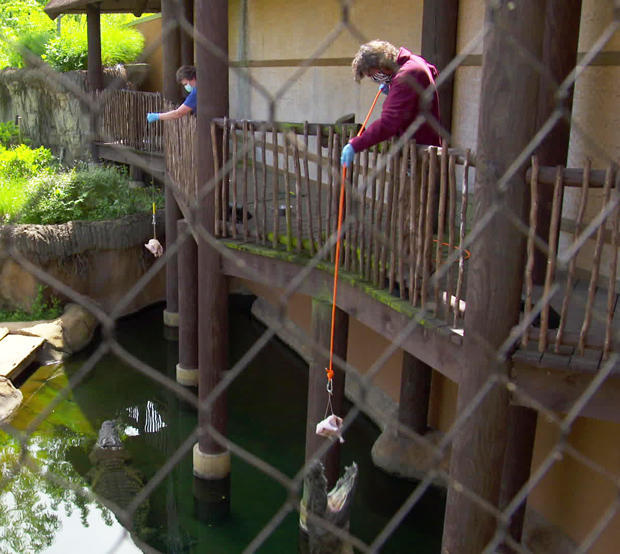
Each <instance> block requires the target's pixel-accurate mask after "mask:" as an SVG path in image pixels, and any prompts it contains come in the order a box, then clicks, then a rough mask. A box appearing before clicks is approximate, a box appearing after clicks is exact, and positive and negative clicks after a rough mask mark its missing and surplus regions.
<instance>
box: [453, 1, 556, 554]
mask: <svg viewBox="0 0 620 554" xmlns="http://www.w3.org/2000/svg"><path fill="white" fill-rule="evenodd" d="M543 10H544V4H543V3H541V2H539V1H538V0H522V1H521V2H514V3H513V2H495V1H494V0H488V1H487V3H486V17H485V32H486V34H485V39H484V46H483V64H482V86H481V91H482V92H481V102H480V118H479V127H478V153H477V167H476V170H477V171H476V187H475V205H476V215H475V217H474V221H481V220H482V219H483V217H485V216H487V215H488V214H489V213H491V210H494V209H497V208H498V207H500V206H501V209H500V210H499V211H498V212H497V213H496V214H495V215H494V216H492V217H491V219H490V220H489V221H487V222H486V224H485V225H484V228H483V229H482V230H481V233H480V234H479V236H478V238H477V239H476V242H475V243H474V244H473V245H472V256H471V259H470V263H469V267H468V271H469V273H468V290H467V313H466V316H465V334H464V343H463V348H464V352H463V357H462V359H463V367H462V376H463V377H462V379H461V381H460V383H459V393H458V404H457V410H458V414H459V416H462V415H463V413H464V411H465V410H466V409H471V410H472V411H471V413H469V414H468V417H467V418H466V419H464V420H463V421H462V422H461V425H460V428H459V431H458V434H457V435H456V437H455V439H454V441H453V444H452V455H451V463H450V475H451V477H452V479H453V481H451V484H450V487H449V489H448V496H447V502H446V516H445V521H444V531H443V544H442V552H450V553H457V552H458V553H459V554H478V553H480V552H482V551H483V550H484V549H485V547H486V546H487V545H488V544H489V542H490V541H492V540H493V539H494V538H498V539H499V544H501V540H502V538H503V535H502V534H501V533H498V534H497V535H496V532H497V531H498V529H499V522H498V520H497V518H496V516H495V515H494V514H493V513H491V512H490V511H489V510H488V509H486V508H484V507H482V506H481V505H480V503H478V502H476V501H475V500H474V499H472V495H475V496H476V497H477V498H480V499H482V500H484V501H485V502H488V503H490V504H491V505H494V506H497V505H498V503H499V497H500V485H501V474H502V467H503V461H504V452H505V449H506V443H507V440H508V433H507V425H508V405H509V393H508V388H507V387H506V385H505V383H503V382H502V381H501V379H502V378H503V377H506V376H507V373H508V363H507V361H506V359H505V357H506V355H504V356H503V357H502V358H500V359H498V350H499V348H500V346H502V344H503V343H504V341H505V340H506V338H507V337H508V336H509V334H510V331H511V329H512V327H513V326H514V325H515V324H516V323H517V322H518V319H519V299H520V296H521V287H522V280H523V268H522V260H523V258H524V246H525V245H524V237H523V235H522V234H521V233H520V231H519V230H517V228H516V226H515V225H514V223H513V222H512V221H511V220H510V218H509V217H508V212H507V211H508V210H510V211H511V212H512V215H514V216H515V217H518V218H522V219H523V220H524V221H525V220H526V219H525V212H526V210H527V196H526V193H525V192H524V188H525V166H523V165H522V166H521V167H519V168H518V169H517V170H516V171H515V172H514V173H513V174H512V175H511V176H510V177H508V176H506V177H505V179H504V180H503V181H502V178H504V174H505V172H506V170H507V169H508V168H509V167H510V166H511V165H512V164H513V163H514V161H515V159H516V158H517V157H518V156H519V155H520V154H521V153H522V152H523V149H524V148H525V147H526V145H527V144H528V142H529V141H530V140H531V138H532V137H533V135H534V133H535V131H536V126H535V123H536V120H535V116H536V114H535V113H534V110H532V109H531V107H532V106H533V105H536V96H537V92H538V74H537V72H536V70H535V68H534V66H533V65H532V64H531V62H530V60H529V59H528V56H532V57H533V58H534V59H539V58H540V54H541V50H542V30H543V22H544V12H543ZM526 52H527V56H525V55H523V54H524V53H526ZM502 182H503V187H502V188H500V186H499V184H500V183H502ZM494 378H497V379H500V380H499V381H494ZM483 389H484V395H482V396H478V395H479V393H480V392H481V391H482V390H483ZM465 491H466V493H467V494H465ZM499 544H498V546H499ZM492 550H493V551H494V550H495V548H493V549H492Z"/></svg>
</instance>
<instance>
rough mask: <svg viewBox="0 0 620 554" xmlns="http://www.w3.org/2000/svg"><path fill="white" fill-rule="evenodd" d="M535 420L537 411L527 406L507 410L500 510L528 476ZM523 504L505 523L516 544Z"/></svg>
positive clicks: (523, 512) (534, 434)
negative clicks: (506, 438)
mask: <svg viewBox="0 0 620 554" xmlns="http://www.w3.org/2000/svg"><path fill="white" fill-rule="evenodd" d="M537 419H538V414H537V413H536V411H535V410H532V409H531V408H527V407H525V406H510V409H509V411H508V444H507V445H506V454H505V455H504V469H503V471H502V487H501V492H500V501H499V506H500V508H501V509H502V510H503V509H504V508H506V506H508V504H510V502H512V499H513V498H514V497H515V495H516V494H517V493H518V492H519V491H520V490H521V488H522V487H523V485H525V483H526V482H527V480H528V479H529V478H530V469H531V465H532V453H533V452H534V439H535V438H536V421H537ZM525 506H526V503H525V502H523V504H521V506H520V507H519V509H518V510H517V511H516V512H515V513H514V515H513V516H512V518H511V519H510V525H509V526H508V528H509V532H510V535H511V536H512V538H513V539H514V540H515V542H517V543H519V542H521V535H522V533H523V521H524V519H525Z"/></svg>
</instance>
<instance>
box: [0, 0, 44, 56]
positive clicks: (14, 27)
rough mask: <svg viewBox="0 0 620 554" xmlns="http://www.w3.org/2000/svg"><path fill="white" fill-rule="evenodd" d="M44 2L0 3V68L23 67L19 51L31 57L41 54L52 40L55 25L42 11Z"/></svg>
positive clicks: (5, 0) (16, 1) (10, 0)
mask: <svg viewBox="0 0 620 554" xmlns="http://www.w3.org/2000/svg"><path fill="white" fill-rule="evenodd" d="M46 3H47V2H45V1H38V0H4V1H2V2H0V67H24V65H26V64H25V63H24V60H23V57H22V55H21V53H20V48H22V47H26V48H28V49H30V50H32V52H33V54H36V55H38V56H40V55H41V54H42V53H43V47H44V45H45V42H46V41H47V40H48V39H49V38H50V37H51V35H52V32H53V30H54V22H53V21H52V20H51V19H50V18H49V17H48V16H47V14H46V13H45V12H44V11H43V7H44V6H45V4H46Z"/></svg>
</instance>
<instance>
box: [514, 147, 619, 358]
mask: <svg viewBox="0 0 620 554" xmlns="http://www.w3.org/2000/svg"><path fill="white" fill-rule="evenodd" d="M619 178H620V175H619V174H618V170H617V166H616V165H615V164H611V165H610V166H609V167H608V168H607V169H606V170H592V169H591V168H590V164H589V163H587V164H586V167H585V168H583V169H572V168H571V169H566V168H564V167H557V168H551V167H539V165H538V162H537V160H536V158H533V159H532V166H531V168H530V170H529V171H528V180H529V184H530V189H531V190H530V192H531V198H533V199H536V198H537V197H538V191H539V188H540V187H542V186H551V187H553V202H552V206H551V221H550V225H549V235H548V237H543V238H545V242H546V244H548V245H549V249H548V253H547V268H546V275H545V282H544V285H542V286H539V287H535V286H534V284H533V279H532V269H533V266H534V252H535V249H536V248H537V246H536V244H535V237H536V233H537V231H536V226H537V213H538V209H539V206H538V202H536V201H533V202H532V203H531V207H530V221H529V224H530V227H529V237H528V246H527V261H526V265H525V279H524V282H525V286H524V289H525V310H524V314H525V316H527V315H529V314H530V312H531V311H532V308H533V305H534V303H535V302H536V301H537V300H539V299H540V298H543V299H550V300H551V302H548V303H545V305H544V307H543V308H542V311H541V312H540V318H539V321H537V323H536V326H533V325H532V326H530V328H529V330H528V332H527V333H525V334H524V336H523V338H522V345H523V346H527V345H528V342H529V341H534V342H535V343H536V344H537V348H538V351H539V352H541V353H543V352H545V351H553V352H554V353H563V352H565V351H566V350H565V347H568V348H569V349H571V348H572V349H574V350H575V353H576V354H577V355H578V356H584V355H585V354H586V351H587V350H590V351H592V353H594V355H595V356H596V355H597V353H600V352H601V351H602V358H603V359H606V358H607V357H608V355H609V353H610V352H611V351H613V350H617V349H618V348H617V346H615V347H614V344H613V335H614V334H615V333H617V332H618V330H619V322H620V318H618V317H616V318H614V316H615V312H616V303H617V297H618V285H617V280H616V273H617V267H618V246H619V241H618V201H619V196H618V190H619V188H620V182H619ZM569 189H572V190H573V191H574V195H575V196H576V198H575V200H576V206H577V210H576V216H575V219H571V220H567V219H562V202H563V198H565V196H566V195H565V191H568V190H569ZM593 189H599V192H598V193H594V194H593ZM601 192H602V194H601ZM593 200H594V201H595V202H596V204H597V205H596V206H595V210H589V211H590V212H594V213H591V214H590V215H589V217H588V219H589V221H590V223H588V224H586V207H588V203H589V201H590V203H592V201H593ZM561 231H563V232H564V236H563V238H564V241H563V244H561V247H562V249H561V251H560V252H559V253H558V249H557V248H556V245H557V244H558V239H559V235H560V232H561ZM586 231H588V232H587V233H586V234H584V233H585V232H586ZM586 236H587V237H590V239H591V240H590V241H588V240H586ZM605 245H607V246H606V248H605V250H606V251H605V256H604V258H605V263H606V264H608V267H607V275H606V276H605V277H601V273H602V271H601V270H602V269H603V249H604V247H605ZM559 262H563V264H564V266H565V267H563V268H560V269H562V270H561V271H559V270H558V264H559ZM554 306H555V318H552V317H551V316H552V314H553V311H552V310H553V309H554V308H553V307H554ZM553 319H555V321H553ZM614 331H615V333H614Z"/></svg>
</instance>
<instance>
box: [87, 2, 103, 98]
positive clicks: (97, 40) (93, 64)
mask: <svg viewBox="0 0 620 554" xmlns="http://www.w3.org/2000/svg"><path fill="white" fill-rule="evenodd" d="M86 34H87V41H88V88H89V90H90V91H91V92H92V91H95V90H103V67H102V65H101V8H100V7H99V4H88V5H87V6H86Z"/></svg>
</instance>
